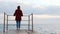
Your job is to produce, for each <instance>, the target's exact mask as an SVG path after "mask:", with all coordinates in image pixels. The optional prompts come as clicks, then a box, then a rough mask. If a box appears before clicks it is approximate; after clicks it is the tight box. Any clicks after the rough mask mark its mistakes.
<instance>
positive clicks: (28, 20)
mask: <svg viewBox="0 0 60 34" xmlns="http://www.w3.org/2000/svg"><path fill="white" fill-rule="evenodd" d="M29 30H30V15H28V31H29Z"/></svg>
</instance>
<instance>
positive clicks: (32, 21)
mask: <svg viewBox="0 0 60 34" xmlns="http://www.w3.org/2000/svg"><path fill="white" fill-rule="evenodd" d="M32 32H33V13H32Z"/></svg>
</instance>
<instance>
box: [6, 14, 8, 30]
mask: <svg viewBox="0 0 60 34" xmlns="http://www.w3.org/2000/svg"><path fill="white" fill-rule="evenodd" d="M6 30H7V31H8V15H7V24H6Z"/></svg>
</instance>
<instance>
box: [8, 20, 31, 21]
mask: <svg viewBox="0 0 60 34" xmlns="http://www.w3.org/2000/svg"><path fill="white" fill-rule="evenodd" d="M8 21H15V20H8ZM22 21H28V20H22ZM30 21H32V20H30Z"/></svg>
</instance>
